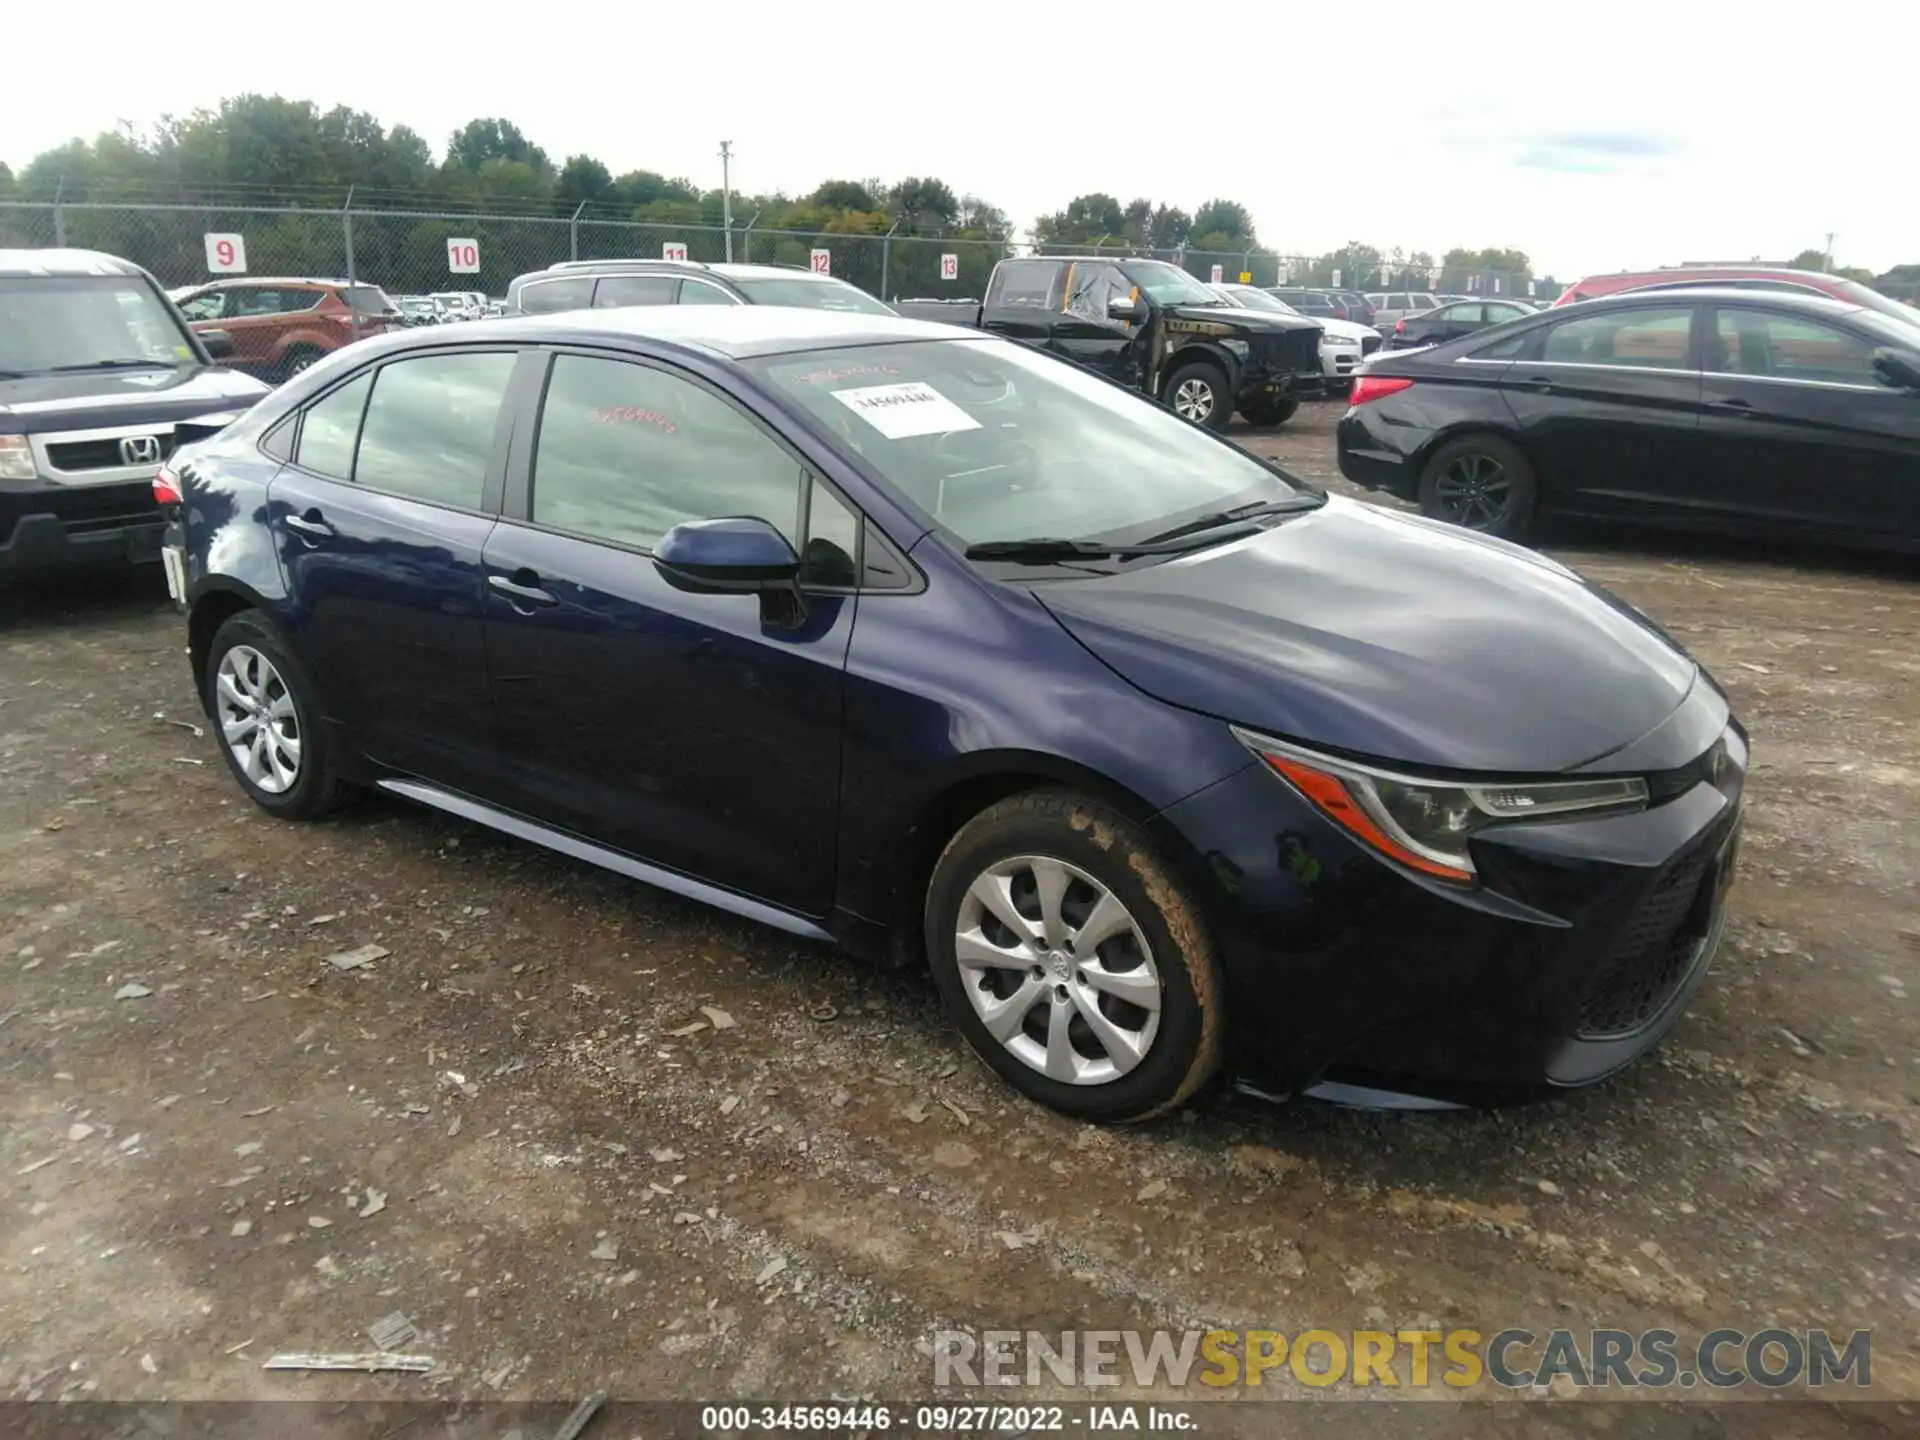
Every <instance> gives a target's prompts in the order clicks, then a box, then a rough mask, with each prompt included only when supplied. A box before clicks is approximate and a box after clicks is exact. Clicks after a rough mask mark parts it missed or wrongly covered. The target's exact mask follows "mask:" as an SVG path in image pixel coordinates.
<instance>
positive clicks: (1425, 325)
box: [1387, 300, 1533, 350]
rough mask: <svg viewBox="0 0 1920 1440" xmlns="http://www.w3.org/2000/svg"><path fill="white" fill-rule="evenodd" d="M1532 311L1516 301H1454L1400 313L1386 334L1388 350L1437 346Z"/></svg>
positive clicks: (1529, 306)
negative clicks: (1391, 331) (1412, 312)
mask: <svg viewBox="0 0 1920 1440" xmlns="http://www.w3.org/2000/svg"><path fill="white" fill-rule="evenodd" d="M1531 314H1533V307H1532V306H1531V305H1524V304H1522V303H1521V302H1520V301H1518V300H1456V301H1454V302H1453V304H1451V305H1442V306H1440V308H1439V309H1437V310H1424V311H1416V312H1415V313H1414V314H1411V315H1402V316H1401V317H1400V318H1399V319H1398V320H1396V321H1395V322H1394V325H1393V333H1392V334H1390V335H1388V336H1387V349H1389V350H1411V349H1413V348H1414V347H1416V346H1419V345H1439V344H1443V343H1444V342H1446V341H1448V340H1458V339H1460V338H1462V337H1463V336H1466V335H1473V334H1477V333H1478V332H1479V331H1482V330H1485V329H1487V328H1488V327H1489V326H1492V325H1504V324H1506V323H1507V321H1509V320H1518V319H1521V318H1522V317H1523V316H1527V315H1531Z"/></svg>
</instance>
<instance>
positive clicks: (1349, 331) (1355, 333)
mask: <svg viewBox="0 0 1920 1440" xmlns="http://www.w3.org/2000/svg"><path fill="white" fill-rule="evenodd" d="M1314 323H1315V324H1317V325H1319V326H1320V327H1321V328H1322V329H1323V330H1325V331H1326V332H1327V334H1329V335H1337V336H1339V337H1340V338H1341V339H1342V340H1365V339H1366V338H1367V337H1368V336H1370V335H1371V336H1372V337H1374V338H1375V339H1378V338H1379V336H1380V332H1379V331H1378V330H1376V329H1374V327H1373V326H1371V325H1362V324H1360V323H1359V322H1358V321H1356V320H1335V319H1334V318H1333V317H1331V316H1328V317H1327V318H1326V319H1325V320H1317V321H1315V322H1314Z"/></svg>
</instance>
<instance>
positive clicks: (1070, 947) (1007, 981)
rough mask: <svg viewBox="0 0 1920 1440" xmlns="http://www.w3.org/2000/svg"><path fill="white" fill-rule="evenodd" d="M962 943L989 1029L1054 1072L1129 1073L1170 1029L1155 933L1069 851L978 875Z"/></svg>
mask: <svg viewBox="0 0 1920 1440" xmlns="http://www.w3.org/2000/svg"><path fill="white" fill-rule="evenodd" d="M954 954H955V958H956V959H957V960H958V961H959V964H960V979H961V983H962V986H963V987H964V989H965V991H966V994H967V999H968V1000H969V1001H970V1002H971V1003H972V1005H973V1008H974V1012H975V1013H976V1014H977V1015H978V1016H979V1017H980V1021H981V1023H982V1024H983V1025H985V1027H986V1029H987V1033H988V1034H990V1035H992V1036H993V1038H994V1039H995V1040H997V1041H999V1042H1000V1044H1001V1045H1003V1046H1005V1047H1006V1049H1007V1050H1008V1051H1009V1052H1010V1053H1011V1054H1012V1055H1013V1056H1014V1057H1015V1058H1017V1059H1018V1060H1020V1061H1021V1063H1023V1064H1025V1065H1027V1066H1029V1067H1030V1068H1032V1069H1034V1070H1037V1071H1039V1072H1040V1073H1041V1074H1042V1075H1045V1076H1046V1077H1047V1078H1048V1079H1051V1080H1058V1081H1062V1082H1064V1083H1067V1084H1071V1085H1100V1084H1104V1083H1106V1082H1107V1081H1109V1080H1115V1079H1118V1078H1119V1077H1120V1076H1122V1075H1125V1074H1126V1073H1127V1072H1128V1071H1130V1070H1132V1069H1133V1068H1134V1067H1135V1066H1137V1065H1139V1064H1140V1062H1141V1061H1142V1060H1144V1059H1145V1058H1146V1057H1147V1052H1148V1051H1149V1049H1151V1048H1152V1045H1153V1041H1154V1036H1155V1035H1156V1034H1158V1032H1159V1028H1160V1013H1161V982H1160V972H1159V970H1158V969H1157V968H1156V967H1155V965H1154V959H1153V950H1152V947H1151V946H1149V945H1148V943H1147V938H1146V936H1145V935H1144V934H1143V933H1142V931H1141V929H1140V926H1139V924H1138V922H1136V921H1135V920H1134V918H1133V915H1132V913H1131V912H1130V911H1129V910H1128V909H1127V907H1126V905H1125V904H1124V903H1123V902H1122V901H1121V900H1120V898H1119V897H1118V896H1117V895H1115V894H1114V893H1113V891H1111V890H1109V889H1108V888H1107V887H1106V886H1105V885H1103V884H1101V883H1100V882H1099V881H1098V880H1096V879H1094V878H1093V876H1091V875H1089V874H1088V873H1087V872H1086V871H1084V870H1081V869H1079V868H1078V867H1077V866H1073V865H1069V864H1067V863H1066V862H1065V861H1063V860H1056V859H1052V858H1051V857H1048V856H1043V855H1017V856H1014V857H1012V858H1010V859H1006V860H1002V861H1000V862H998V863H997V864H995V865H993V866H991V867H990V868H988V869H987V870H985V871H983V872H982V873H981V874H980V875H978V876H977V877H976V878H975V879H974V881H973V883H972V884H971V885H969V886H968V887H967V893H966V895H965V897H964V898H963V899H962V901H961V903H960V913H959V916H958V919H957V921H956V923H955V934H954Z"/></svg>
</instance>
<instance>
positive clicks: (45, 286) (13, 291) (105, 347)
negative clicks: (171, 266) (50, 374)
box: [0, 275, 198, 375]
mask: <svg viewBox="0 0 1920 1440" xmlns="http://www.w3.org/2000/svg"><path fill="white" fill-rule="evenodd" d="M197 358H198V357H197V356H196V355H195V354H194V351H193V347H192V345H191V344H190V342H189V341H188V339H187V335H186V330H185V327H184V326H183V325H182V323H181V320H180V313H179V312H178V311H177V310H175V309H174V308H173V306H172V305H170V304H168V303H167V302H166V301H164V300H162V299H161V298H160V296H159V295H158V294H156V293H155V292H154V290H153V289H152V288H151V287H150V286H148V285H147V284H146V283H145V282H144V281H142V280H140V279H139V278H138V277H136V276H130V275H24V276H11V277H6V278H0V373H5V374H13V375H35V374H44V373H45V372H47V371H49V370H84V369H87V368H89V367H91V366H95V365H98V366H103V367H105V366H111V365H116V364H117V365H130V364H133V365H137V364H143V363H144V364H149V365H154V366H165V367H167V368H169V369H171V368H172V367H174V366H176V365H186V364H191V363H193V362H194V361H195V360H196V359H197Z"/></svg>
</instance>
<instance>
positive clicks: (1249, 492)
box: [750, 339, 1317, 545]
mask: <svg viewBox="0 0 1920 1440" xmlns="http://www.w3.org/2000/svg"><path fill="white" fill-rule="evenodd" d="M750 364H751V366H752V368H754V369H755V370H757V371H758V373H759V374H761V375H762V376H763V377H764V378H765V379H766V380H767V381H768V382H769V383H770V384H771V385H772V386H773V387H774V388H775V389H776V390H778V391H779V392H780V393H781V394H783V395H785V396H787V397H789V398H790V399H792V400H794V401H796V402H797V403H798V404H799V405H801V406H802V407H803V408H805V409H806V410H807V411H808V412H809V413H811V414H812V415H813V416H814V417H815V418H816V419H817V420H819V421H820V422H821V423H822V424H823V425H824V426H825V427H826V428H827V429H828V430H829V431H831V432H832V433H833V434H835V435H838V436H839V437H840V439H841V441H842V442H843V443H844V445H845V447H846V448H847V449H849V450H851V451H852V452H853V453H854V454H856V455H857V456H859V457H860V459H862V460H864V461H865V462H866V463H867V465H868V466H870V467H871V468H872V469H873V470H874V471H876V472H877V473H878V474H879V475H880V476H881V477H882V478H883V479H885V480H887V481H889V482H891V483H892V484H893V485H894V486H895V487H896V488H897V489H898V490H900V491H901V492H902V493H903V494H904V495H905V496H906V497H907V498H908V499H910V500H911V501H913V503H914V504H916V505H918V506H919V507H920V509H922V510H923V511H925V512H926V513H927V514H929V515H931V516H932V517H933V518H934V520H935V521H937V522H938V523H939V524H940V525H941V526H942V527H943V528H944V529H946V530H947V531H948V532H950V533H951V534H952V535H954V536H956V537H957V538H958V539H959V541H960V542H961V543H962V544H965V545H976V544H980V543H982V542H985V541H990V540H1024V539H1029V538H1033V537H1036V536H1045V537H1048V538H1051V539H1061V540H1087V539H1098V540H1101V541H1106V540H1112V541H1115V542H1127V541H1131V540H1135V539H1139V538H1143V537H1145V536H1147V535H1151V534H1157V533H1159V532H1161V531H1164V530H1166V529H1167V528H1169V527H1170V526H1174V525H1178V524H1180V523H1182V522H1183V521H1185V520H1190V519H1192V518H1194V517H1195V516H1197V515H1200V514H1205V513H1210V512H1212V511H1216V510H1219V509H1222V508H1226V507H1232V506H1237V505H1242V504H1249V503H1258V502H1262V501H1269V500H1284V499H1287V498H1288V497H1291V496H1297V495H1300V494H1303V493H1305V494H1307V495H1314V494H1316V493H1317V492H1313V491H1311V490H1309V491H1305V492H1302V491H1301V490H1299V489H1297V488H1295V487H1294V486H1293V485H1290V484H1288V483H1287V480H1286V479H1285V478H1284V477H1283V476H1282V475H1281V474H1280V473H1279V472H1278V471H1276V470H1273V469H1270V468H1269V467H1267V466H1265V465H1262V464H1260V463H1258V462H1257V461H1255V460H1253V459H1251V458H1250V457H1248V456H1247V455H1245V454H1243V453H1242V452H1241V451H1240V450H1238V449H1237V448H1235V447H1234V446H1232V445H1229V444H1228V443H1226V442H1225V441H1223V440H1218V439H1215V438H1214V437H1213V436H1211V435H1209V434H1207V433H1205V432H1204V431H1201V430H1198V429H1196V428H1194V427H1193V426H1192V425H1189V424H1188V423H1187V422H1186V421H1184V420H1181V419H1179V418H1178V417H1177V416H1175V415H1174V414H1173V412H1172V411H1170V410H1167V409H1164V408H1162V407H1161V406H1159V405H1157V404H1155V403H1153V402H1152V401H1150V400H1145V399H1142V398H1140V397H1139V396H1137V395H1135V394H1134V393H1133V392H1132V391H1130V390H1126V389H1124V388H1122V387H1121V386H1118V385H1115V384H1112V383H1110V382H1108V381H1106V380H1103V379H1101V378H1100V377H1099V376H1097V375H1095V374H1093V373H1092V372H1090V371H1086V370H1082V369H1080V368H1079V367H1077V366H1074V365H1068V364H1063V363H1062V362H1060V361H1058V360H1053V359H1049V358H1048V357H1047V356H1045V355H1041V354H1039V353H1037V352H1035V351H1033V350H1030V349H1028V348H1026V347H1025V346H1022V345H1017V344H1012V343H1009V342H1006V341H998V340H986V339H979V340H922V341H911V342H908V343H906V344H900V345H886V346H865V347H855V348H849V349H836V350H824V351H813V352H809V353H804V354H789V355H776V356H769V357H766V358H764V359H760V360H757V361H753V362H750Z"/></svg>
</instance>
